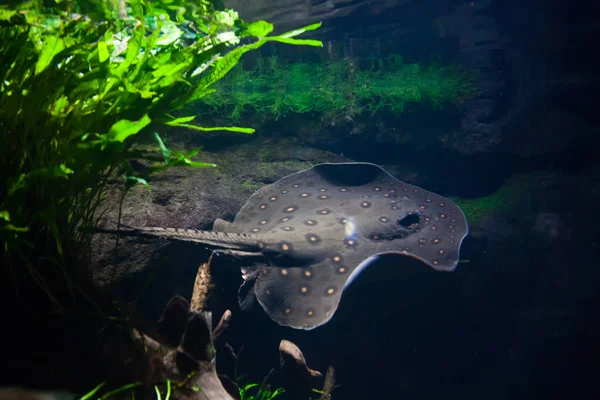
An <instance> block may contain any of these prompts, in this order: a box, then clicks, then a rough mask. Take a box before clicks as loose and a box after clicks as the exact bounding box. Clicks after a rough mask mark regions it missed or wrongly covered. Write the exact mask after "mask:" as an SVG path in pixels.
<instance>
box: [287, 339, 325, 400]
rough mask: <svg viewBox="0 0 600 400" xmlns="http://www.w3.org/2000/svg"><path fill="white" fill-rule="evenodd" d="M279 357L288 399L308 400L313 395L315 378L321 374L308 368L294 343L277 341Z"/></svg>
mask: <svg viewBox="0 0 600 400" xmlns="http://www.w3.org/2000/svg"><path fill="white" fill-rule="evenodd" d="M279 358H280V360H281V373H282V375H283V380H284V387H285V392H286V394H287V397H288V399H289V400H308V399H310V398H311V397H312V396H313V392H312V389H313V388H315V387H316V383H317V378H321V377H322V376H323V374H321V373H320V372H319V371H316V370H313V369H310V368H308V365H306V359H305V358H304V354H302V351H301V350H300V349H299V348H298V346H296V345H295V344H294V343H292V342H290V341H288V340H282V341H281V342H280V343H279Z"/></svg>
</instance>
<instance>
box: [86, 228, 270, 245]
mask: <svg viewBox="0 0 600 400" xmlns="http://www.w3.org/2000/svg"><path fill="white" fill-rule="evenodd" d="M121 226H122V228H120V229H105V228H100V227H96V228H93V231H94V232H98V233H110V234H116V235H123V236H151V237H158V238H163V239H169V240H177V241H185V242H194V243H201V244H205V245H208V246H212V247H216V248H221V249H235V250H244V251H260V249H259V248H258V241H259V239H258V238H254V237H251V236H250V235H246V234H240V233H227V232H212V231H200V230H196V229H182V228H160V227H130V226H126V225H121Z"/></svg>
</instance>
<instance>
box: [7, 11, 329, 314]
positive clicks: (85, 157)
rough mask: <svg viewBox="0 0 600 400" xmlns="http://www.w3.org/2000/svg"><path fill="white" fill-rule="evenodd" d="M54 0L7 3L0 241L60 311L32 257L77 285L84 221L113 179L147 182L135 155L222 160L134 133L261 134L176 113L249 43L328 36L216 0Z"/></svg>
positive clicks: (161, 161)
mask: <svg viewBox="0 0 600 400" xmlns="http://www.w3.org/2000/svg"><path fill="white" fill-rule="evenodd" d="M48 3H49V4H50V5H52V6H51V7H47V6H46V5H45V2H42V1H29V2H23V3H16V4H15V3H13V4H12V5H11V6H2V7H0V43H1V45H0V74H1V75H2V77H3V79H2V81H1V82H0V140H1V141H2V144H3V145H2V148H1V150H0V168H1V170H2V171H3V176H4V181H3V184H2V185H0V238H1V239H2V242H3V249H2V250H3V256H4V261H3V264H6V265H12V266H13V268H16V265H19V268H20V269H21V270H22V269H23V267H21V265H23V266H24V268H25V269H27V270H28V271H29V275H28V276H29V277H30V278H32V279H33V280H34V281H36V283H37V284H38V285H39V286H40V287H41V288H42V289H43V290H44V291H45V292H46V294H47V295H48V297H49V298H50V299H51V301H52V303H53V306H54V307H55V308H57V309H62V306H61V305H60V302H59V301H58V299H57V298H55V297H54V296H53V295H52V293H51V290H50V288H49V286H48V284H47V283H46V282H45V280H44V278H43V276H42V275H41V274H40V273H39V271H38V270H39V265H38V266H36V265H35V264H36V263H38V262H43V263H44V264H45V265H50V266H54V267H57V268H58V269H59V270H62V272H63V273H64V275H65V277H66V281H67V282H69V285H71V283H72V282H71V280H70V278H68V274H67V273H66V272H67V271H66V268H67V267H66V266H67V265H69V264H70V265H71V267H72V266H73V264H74V263H76V262H78V261H82V258H83V257H85V249H86V248H87V245H88V244H89V241H90V237H91V234H90V233H89V232H87V231H86V230H85V229H81V228H85V227H88V226H92V225H94V222H95V218H96V217H97V215H95V213H96V210H97V209H98V206H99V204H100V202H101V200H102V196H103V189H104V187H105V184H106V181H107V179H109V177H112V176H120V177H121V179H122V181H123V182H124V183H125V185H126V187H129V186H131V185H133V184H135V183H142V184H147V176H140V175H136V173H135V172H134V170H133V168H132V167H131V164H130V162H131V160H133V159H136V158H138V159H139V158H147V159H150V160H152V161H154V162H156V165H157V167H156V168H153V169H151V171H150V173H152V172H156V171H158V170H161V169H164V168H168V167H172V166H187V167H194V168H201V167H207V166H214V164H210V163H202V162H198V161H194V160H192V158H193V157H194V156H195V155H196V154H197V153H198V150H192V151H190V152H186V153H178V152H173V151H168V149H167V148H166V147H165V146H164V145H163V144H162V142H161V141H160V136H159V135H158V134H155V136H156V137H157V138H158V139H159V145H160V149H161V151H160V152H159V153H157V154H148V153H145V152H142V151H140V150H136V148H135V146H134V145H135V143H136V141H138V140H139V138H141V137H143V136H147V135H149V134H151V133H152V131H159V132H160V130H161V127H165V126H175V127H180V128H186V129H190V130H195V131H212V130H230V131H235V132H242V133H252V132H253V129H249V128H240V127H231V126H229V127H204V126H201V125H199V124H196V123H194V119H195V116H194V115H191V116H183V117H176V116H174V115H173V114H171V113H172V112H174V111H176V110H179V109H182V108H183V107H184V106H185V105H186V104H189V103H192V102H195V101H198V100H200V99H202V98H203V97H204V96H206V95H207V94H209V93H211V92H213V91H214V89H213V88H212V86H213V85H214V84H215V83H216V82H218V81H219V80H220V79H222V78H223V77H224V76H225V75H226V74H227V73H228V72H229V71H230V70H231V68H233V67H234V66H235V65H236V63H237V62H238V61H239V60H240V58H241V57H242V55H243V54H244V53H246V52H248V51H251V50H255V49H258V48H260V47H261V46H262V45H264V44H265V43H268V42H281V43H286V44H294V45H309V46H321V42H319V41H316V40H302V39H296V38H295V37H296V36H298V35H300V34H302V33H303V32H305V31H307V30H313V29H316V28H318V26H319V24H313V25H310V26H307V27H305V28H301V29H297V30H294V31H292V32H288V33H286V34H283V35H278V36H269V34H270V33H271V31H272V30H273V26H272V24H270V23H268V22H266V21H256V22H253V23H250V24H247V23H245V22H244V21H242V20H241V19H240V18H239V17H238V15H237V13H236V12H235V11H232V10H225V11H223V10H218V9H216V8H215V7H214V6H213V2H211V1H207V0H198V1H190V0H176V1H171V0H155V1H141V0H129V1H127V2H124V1H85V0H81V1H56V2H53V1H51V2H48ZM242 39H246V40H244V43H245V44H241V43H240V40H242ZM36 254H37V256H40V255H42V256H43V261H41V260H42V259H41V258H38V257H37V256H35V255H36ZM13 278H14V276H13Z"/></svg>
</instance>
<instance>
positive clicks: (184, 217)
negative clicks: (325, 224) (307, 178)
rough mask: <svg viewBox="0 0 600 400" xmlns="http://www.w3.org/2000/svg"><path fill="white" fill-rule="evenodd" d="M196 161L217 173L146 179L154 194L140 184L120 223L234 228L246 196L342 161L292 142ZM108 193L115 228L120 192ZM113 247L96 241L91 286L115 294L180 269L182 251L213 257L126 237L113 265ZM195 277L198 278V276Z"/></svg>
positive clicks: (106, 238) (265, 143) (106, 223)
mask: <svg viewBox="0 0 600 400" xmlns="http://www.w3.org/2000/svg"><path fill="white" fill-rule="evenodd" d="M198 159H199V160H202V161H205V162H214V163H216V164H217V168H202V169H191V168H181V167H178V168H171V169H168V170H166V171H163V172H160V173H158V174H156V175H155V176H151V178H150V179H149V180H148V181H149V183H150V186H151V191H149V190H148V189H147V188H146V187H144V186H142V185H137V186H134V187H133V188H132V189H131V191H130V192H129V193H128V194H127V195H126V196H125V198H124V199H123V207H122V218H121V223H123V224H127V225H132V226H162V227H175V228H195V229H211V228H212V224H213V222H214V221H215V220H216V219H217V218H222V219H225V220H229V221H231V220H232V219H233V217H234V216H235V214H236V213H237V212H238V211H239V209H240V208H241V207H242V205H243V204H244V203H245V202H246V200H247V199H248V197H249V196H250V195H251V194H252V193H254V192H255V191H256V190H257V189H258V188H260V187H262V186H264V185H265V184H269V183H272V182H275V181H276V180H278V179H279V178H281V177H282V176H285V175H288V174H291V173H293V172H297V171H300V170H302V169H306V168H309V167H311V166H312V165H315V164H319V163H322V162H341V161H344V158H342V157H340V156H337V155H334V154H332V153H329V152H326V151H322V150H318V149H313V148H310V147H307V146H304V145H303V144H301V143H299V142H298V141H297V140H295V139H293V138H284V139H269V138H267V139H265V138H258V139H257V140H254V141H252V142H251V143H247V144H242V145H238V146H233V147H231V148H228V149H225V150H222V151H219V152H218V153H210V152H202V153H200V155H199V156H198ZM148 166H149V165H148V164H147V163H141V165H140V166H139V167H138V168H139V169H140V170H143V169H144V168H147V167H148ZM106 192H107V194H108V198H107V200H106V201H105V202H104V203H103V206H102V207H103V208H102V210H101V211H103V212H104V214H103V217H102V220H101V224H100V225H101V226H103V227H108V228H114V227H115V222H116V221H117V219H118V215H119V201H120V196H121V192H120V188H119V185H118V184H112V185H109V187H107V190H106ZM115 245H116V237H115V236H114V235H106V234H96V235H94V238H93V242H92V265H93V266H94V267H93V271H92V272H93V280H94V283H95V285H96V287H97V288H99V289H102V290H109V291H110V290H111V288H112V287H114V284H116V283H118V282H123V281H124V280H126V279H127V278H130V277H132V276H134V275H136V274H139V273H141V272H143V271H148V270H150V269H152V268H153V267H156V268H159V266H160V265H170V266H171V268H180V266H179V265H178V263H181V262H182V261H181V259H182V254H181V249H188V250H190V249H191V250H190V251H192V250H194V249H196V250H194V251H197V255H198V256H206V257H207V256H208V255H210V252H209V251H207V250H205V249H204V248H202V247H194V246H189V245H187V246H186V245H185V244H184V245H182V244H181V243H177V244H171V242H168V241H161V240H148V239H140V238H125V237H121V238H119V246H118V252H117V254H118V263H116V262H115ZM181 246H183V247H181ZM203 261H206V260H201V259H198V260H196V263H195V264H193V265H191V266H190V268H191V269H193V268H197V266H198V265H199V264H200V263H201V262H203ZM190 274H194V275H195V271H190ZM162 286H163V287H164V290H166V291H169V290H171V291H172V290H173V288H168V287H167V286H168V282H166V281H165V282H162ZM171 294H172V293H171ZM171 294H170V295H169V296H168V298H170V296H171Z"/></svg>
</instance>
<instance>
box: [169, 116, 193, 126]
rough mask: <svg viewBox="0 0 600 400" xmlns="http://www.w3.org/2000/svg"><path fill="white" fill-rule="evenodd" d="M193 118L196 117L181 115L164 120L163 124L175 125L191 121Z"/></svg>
mask: <svg viewBox="0 0 600 400" xmlns="http://www.w3.org/2000/svg"><path fill="white" fill-rule="evenodd" d="M194 118H196V117H195V116H192V117H181V118H176V119H174V120H171V121H168V122H165V123H164V124H165V125H171V126H177V125H179V124H184V123H186V122H190V121H193V120H194Z"/></svg>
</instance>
